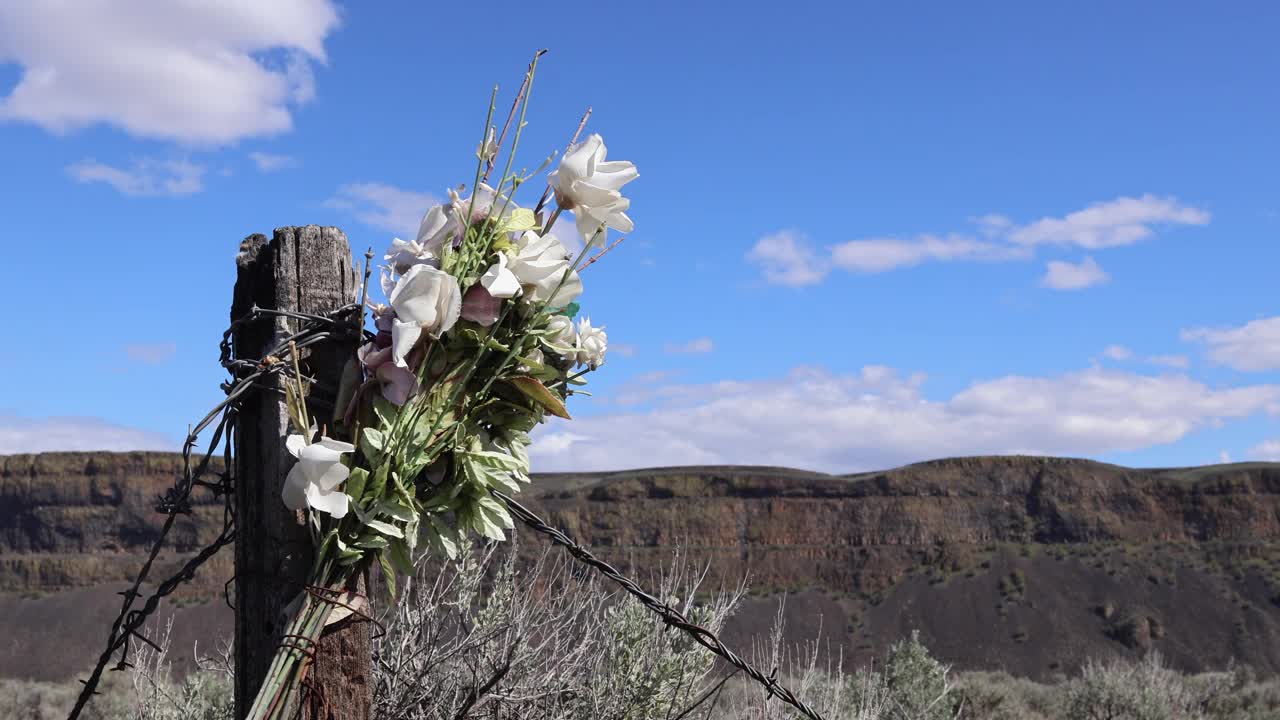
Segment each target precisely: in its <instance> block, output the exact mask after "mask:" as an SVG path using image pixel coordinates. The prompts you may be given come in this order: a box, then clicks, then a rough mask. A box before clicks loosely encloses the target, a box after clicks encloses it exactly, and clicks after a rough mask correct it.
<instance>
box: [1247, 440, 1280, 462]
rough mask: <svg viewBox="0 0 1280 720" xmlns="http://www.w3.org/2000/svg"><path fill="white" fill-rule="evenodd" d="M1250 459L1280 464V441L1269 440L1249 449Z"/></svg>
mask: <svg viewBox="0 0 1280 720" xmlns="http://www.w3.org/2000/svg"><path fill="white" fill-rule="evenodd" d="M1249 457H1251V458H1253V459H1255V460H1265V461H1267V462H1280V440H1267V441H1265V442H1260V443H1258V444H1257V445H1254V446H1253V447H1251V448H1249Z"/></svg>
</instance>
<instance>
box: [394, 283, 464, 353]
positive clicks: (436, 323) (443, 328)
mask: <svg viewBox="0 0 1280 720" xmlns="http://www.w3.org/2000/svg"><path fill="white" fill-rule="evenodd" d="M391 307H393V308H395V311H396V319H395V322H394V323H392V325H391V359H392V360H393V361H394V362H395V364H396V365H397V366H398V367H407V364H406V363H405V360H404V359H405V357H406V356H407V355H408V354H409V351H410V350H412V349H413V346H414V344H415V343H417V342H418V338H419V337H421V335H422V333H423V331H426V333H427V334H428V335H430V336H431V337H440V336H441V335H442V334H444V333H446V332H448V331H449V329H450V328H452V327H453V324H454V323H456V322H458V315H459V314H460V313H461V312H462V291H461V290H460V289H459V288H458V280H457V278H455V277H453V276H452V275H450V274H449V273H447V272H444V271H443V270H437V269H436V268H433V267H431V266H430V265H414V266H413V267H411V268H409V272H407V273H405V274H404V275H403V276H402V277H401V278H400V280H399V281H398V282H396V286H395V289H394V290H392V291H391Z"/></svg>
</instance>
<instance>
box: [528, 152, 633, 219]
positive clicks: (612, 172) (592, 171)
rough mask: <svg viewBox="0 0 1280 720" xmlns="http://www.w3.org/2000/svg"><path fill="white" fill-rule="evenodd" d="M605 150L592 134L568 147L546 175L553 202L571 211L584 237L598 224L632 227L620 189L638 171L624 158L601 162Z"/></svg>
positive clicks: (603, 158) (628, 201)
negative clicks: (554, 197) (555, 166)
mask: <svg viewBox="0 0 1280 720" xmlns="http://www.w3.org/2000/svg"><path fill="white" fill-rule="evenodd" d="M606 152H607V149H606V148H605V145H604V139H603V138H601V137H600V136H599V135H594V134H593V135H591V136H590V137H588V138H587V139H586V140H584V141H582V142H581V143H578V144H577V145H574V146H573V147H571V148H569V150H568V151H566V152H565V154H564V157H563V158H561V159H560V167H558V168H557V169H556V170H555V172H552V173H551V174H549V175H548V176H547V180H548V182H550V183H551V186H552V187H554V188H555V191H556V202H557V203H559V205H560V207H562V208H564V209H565V210H572V211H573V213H574V217H575V218H576V219H577V224H578V232H580V233H582V236H583V237H584V238H586V239H587V240H590V239H591V237H592V236H593V235H595V233H596V231H597V230H599V229H600V226H601V225H606V226H608V227H611V228H613V229H615V230H619V231H621V232H631V231H632V230H634V229H635V225H634V223H632V222H631V218H629V217H627V215H626V211H627V209H628V208H630V206H631V201H630V200H627V199H626V198H624V197H622V193H621V188H622V186H623V185H626V184H627V183H629V182H631V181H632V180H635V179H636V178H637V177H640V173H639V172H637V171H636V166H635V165H634V164H632V163H630V162H627V161H625V160H613V161H605V154H606Z"/></svg>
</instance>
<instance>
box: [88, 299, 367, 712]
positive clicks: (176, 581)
mask: <svg viewBox="0 0 1280 720" xmlns="http://www.w3.org/2000/svg"><path fill="white" fill-rule="evenodd" d="M359 311H360V305H356V304H351V305H346V306H344V307H342V308H339V309H338V310H335V311H334V312H332V313H328V314H325V315H315V314H309V313H298V312H292V311H287V310H270V309H266V308H260V307H257V306H256V305H255V306H254V307H253V308H251V309H250V311H249V312H248V313H246V314H245V315H243V316H242V317H240V318H237V319H236V320H234V321H232V322H231V324H230V325H229V326H228V328H227V330H226V331H225V332H224V333H223V334H222V341H221V342H220V343H219V346H218V347H219V363H220V364H221V365H222V367H223V368H224V369H226V370H227V372H228V373H230V375H231V378H232V381H230V382H223V383H222V385H221V387H222V390H223V392H224V393H225V394H226V397H225V398H223V400H222V401H221V402H219V403H218V404H217V405H214V407H213V408H212V409H211V410H209V412H207V413H206V414H205V416H204V417H203V418H201V419H200V421H199V422H198V423H196V424H195V425H194V426H193V427H191V428H190V429H189V430H188V432H187V437H186V439H185V440H184V441H183V443H182V475H181V476H180V477H179V478H178V479H177V480H176V481H175V483H174V486H173V487H171V488H169V489H168V490H167V491H166V492H165V494H164V495H163V496H161V497H158V498H157V499H156V502H155V509H156V511H157V512H160V513H163V514H165V516H166V517H165V520H164V523H163V524H162V525H161V526H160V530H159V533H158V534H157V536H156V540H155V542H154V543H153V544H152V546H151V550H150V552H149V553H148V554H147V559H146V561H145V562H144V563H143V565H142V568H141V569H140V570H139V571H138V574H137V576H136V577H135V578H134V580H133V583H132V584H131V585H130V586H129V588H128V589H126V590H123V591H121V592H120V593H119V594H120V595H121V596H123V598H124V600H123V602H122V603H121V607H120V612H119V614H118V615H116V618H115V620H114V621H112V623H111V630H110V632H109V633H108V635H107V642H106V648H105V649H104V650H103V651H102V654H101V655H100V656H99V657H98V662H97V663H96V664H95V665H94V668H93V670H92V671H91V672H90V674H89V677H88V679H86V680H81V681H80V683H81V684H82V685H83V687H82V688H81V690H80V695H79V697H77V698H76V703H75V705H74V706H73V707H72V708H71V712H70V714H69V715H68V716H67V720H77V718H79V717H80V713H81V712H83V711H84V709H85V707H86V706H87V705H88V704H89V701H90V700H91V699H92V698H93V696H94V695H97V694H98V684H99V683H100V682H101V680H102V674H103V672H105V671H106V670H107V667H108V666H109V665H111V664H112V658H114V657H115V656H116V654H117V653H119V655H120V657H119V660H117V661H116V663H115V665H114V666H113V667H111V669H112V670H124V669H127V668H130V667H132V666H133V665H132V663H130V662H129V656H130V655H129V654H130V651H131V650H132V643H133V642H134V641H135V640H136V641H139V642H142V643H145V644H147V645H150V646H152V647H155V643H154V642H152V641H151V639H150V638H148V637H147V636H146V635H144V634H143V633H142V630H141V628H142V626H143V625H144V624H145V623H146V621H147V618H149V617H151V615H152V614H154V613H155V611H156V609H157V608H159V606H160V602H161V601H162V600H163V599H164V598H165V597H167V596H169V595H170V594H172V593H173V592H174V591H175V590H177V589H178V587H179V586H181V585H182V584H183V583H185V582H189V581H191V580H192V579H193V578H194V577H195V574H196V571H197V570H198V569H199V568H200V567H201V566H202V565H204V564H205V563H206V562H207V561H208V560H209V559H210V558H212V557H213V556H214V555H216V554H217V553H218V551H219V550H221V549H222V548H224V547H226V546H227V545H230V544H231V543H232V542H234V541H235V536H236V510H235V483H234V477H233V472H234V467H235V465H234V463H233V458H234V456H235V452H234V441H233V438H234V436H235V427H236V420H237V417H238V413H239V409H240V403H241V402H242V401H243V400H244V399H245V397H246V395H247V394H248V393H249V392H250V391H252V390H254V389H259V388H261V387H262V381H263V380H264V379H265V378H266V377H268V376H270V375H273V374H276V373H281V372H287V371H288V367H289V363H287V362H282V361H283V360H284V359H287V358H288V357H289V352H290V345H291V344H292V345H293V347H295V348H297V349H301V348H305V347H308V346H311V345H314V344H316V343H319V342H324V341H326V340H329V339H332V338H335V337H344V338H345V337H349V336H350V332H351V329H350V327H351V325H352V322H351V317H352V316H353V314H354V313H358V312H359ZM277 317H278V318H288V319H292V320H295V321H298V322H299V328H300V329H299V330H298V331H297V332H295V333H293V334H291V335H289V336H288V337H285V338H284V339H282V340H279V341H278V342H277V344H276V345H275V346H274V347H272V348H271V349H270V350H269V351H268V352H267V353H266V354H265V355H263V357H262V359H260V360H256V361H254V360H246V359H243V358H238V357H236V356H235V348H234V334H235V332H236V330H238V329H239V328H240V327H241V326H243V325H245V324H247V323H250V322H254V321H256V320H259V319H262V318H277ZM344 326H345V327H344ZM215 420H216V421H217V424H216V426H214V430H213V434H212V436H211V438H210V440H209V443H208V445H207V446H206V449H205V450H204V452H203V453H201V455H200V456H199V458H198V459H194V458H193V453H194V451H195V449H196V447H197V446H198V444H199V438H200V435H201V434H202V433H204V431H205V430H207V429H209V427H210V426H211V425H214V421H215ZM220 444H221V445H222V447H223V451H222V472H220V473H218V480H217V481H216V482H211V481H208V480H205V476H206V475H207V474H208V471H209V466H210V464H211V462H212V460H213V457H214V454H215V453H216V452H217V449H218V446H219V445H220ZM193 460H194V464H193ZM196 488H205V489H207V490H209V491H211V492H212V493H213V495H214V497H215V498H217V497H221V498H222V500H223V503H222V504H223V517H222V531H221V532H220V533H219V534H218V536H217V537H216V538H214V540H213V541H212V542H210V543H209V544H208V545H206V546H205V547H204V548H202V549H201V550H200V551H199V552H198V553H196V554H195V555H194V556H192V557H191V558H189V559H188V560H187V561H186V562H185V563H183V565H182V567H180V568H179V569H178V570H177V571H176V572H175V573H173V574H172V575H170V576H169V577H168V578H166V579H165V580H164V581H162V582H161V583H160V584H159V585H158V586H157V587H156V590H155V592H153V593H151V595H149V596H148V597H147V599H146V601H145V602H144V603H143V604H142V606H141V607H140V608H136V607H134V603H135V602H136V601H137V600H138V599H139V598H141V597H142V595H143V593H142V592H141V590H142V586H143V585H144V584H145V583H146V582H147V579H148V578H149V577H150V575H151V571H152V569H153V568H154V566H155V562H156V558H157V557H159V555H160V550H161V548H163V547H164V544H165V541H166V540H167V539H168V536H169V533H170V531H172V530H173V526H174V524H175V523H176V522H177V518H178V516H179V515H191V513H192V508H191V495H192V493H193V492H194V490H195V489H196Z"/></svg>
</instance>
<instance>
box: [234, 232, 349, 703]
mask: <svg viewBox="0 0 1280 720" xmlns="http://www.w3.org/2000/svg"><path fill="white" fill-rule="evenodd" d="M236 266H237V268H236V270H237V272H236V285H235V292H234V297H233V300H232V305H231V318H232V320H235V319H236V318H239V317H242V316H243V315H245V314H246V313H248V312H249V310H250V308H252V307H253V306H254V305H255V304H256V305H257V306H258V307H262V308H271V309H276V310H293V311H298V312H305V313H325V312H330V311H333V310H336V309H338V308H339V307H342V306H343V305H346V304H349V303H351V302H353V301H354V299H355V293H356V288H357V287H358V276H357V273H356V271H355V269H354V267H353V266H352V258H351V248H350V246H349V245H348V244H347V237H346V235H344V234H343V233H342V231H341V230H339V229H338V228H336V227H319V226H316V225H307V226H305V227H283V228H276V231H275V235H274V237H273V238H272V239H271V240H270V241H269V242H268V241H267V239H266V238H265V237H264V236H262V235H251V236H249V237H248V238H245V240H244V242H242V243H241V245H240V254H239V255H238V256H237V258H236ZM296 329H297V325H296V323H295V322H294V321H292V320H286V319H283V318H263V319H261V320H258V321H256V322H253V323H248V324H246V325H244V326H242V327H241V328H240V329H239V330H238V331H237V332H236V334H235V338H234V342H235V348H236V354H237V356H238V357H240V358H243V359H252V360H257V359H259V358H261V356H262V354H263V353H264V352H266V351H267V350H268V349H269V348H271V347H272V346H274V345H275V344H276V343H278V342H279V341H280V339H281V338H284V337H287V336H288V335H289V334H291V333H292V332H294V331H296ZM354 351H355V345H354V343H351V342H347V343H342V342H327V343H322V344H320V345H317V346H314V347H312V348H308V349H307V350H304V351H303V352H302V357H303V372H304V373H307V374H309V375H310V376H311V377H313V378H315V379H316V381H317V382H316V383H315V384H314V385H313V387H312V390H311V394H310V396H309V397H308V400H307V406H308V408H309V409H310V410H311V412H312V413H313V414H314V415H315V416H316V417H318V418H319V422H321V423H322V424H323V423H324V421H325V418H327V417H330V416H331V415H332V411H333V403H334V394H335V392H336V389H337V385H338V380H339V378H340V376H341V373H342V368H343V365H344V364H345V363H346V361H347V359H348V358H350V357H351V356H352V354H353V353H354ZM288 430H289V424H288V419H287V415H286V412H285V406H284V395H283V386H282V384H281V382H280V380H279V378H278V377H275V376H272V378H271V380H269V381H268V382H267V386H266V387H264V388H263V389H261V390H259V391H257V392H255V393H253V394H252V395H251V396H250V397H249V398H248V399H247V400H246V402H245V403H244V405H243V407H242V409H241V411H240V415H239V418H238V420H237V427H236V433H235V438H234V441H235V451H236V457H235V465H236V467H235V478H236V498H235V500H236V513H237V515H236V542H235V548H236V580H235V608H236V610H235V653H236V717H237V718H243V717H244V715H245V713H246V712H248V709H249V706H250V705H252V704H253V699H254V696H255V695H256V694H257V692H258V688H259V687H260V686H261V684H262V680H263V677H264V676H265V675H266V671H267V667H268V666H269V665H270V664H271V658H272V656H273V654H274V653H275V651H276V646H277V644H278V643H279V641H280V635H281V633H282V632H283V629H284V625H285V622H286V619H285V617H284V615H283V612H282V611H283V608H284V607H285V606H286V605H288V604H289V602H290V600H292V599H293V598H294V596H296V595H297V594H298V593H299V592H300V591H301V590H302V583H303V581H304V580H305V579H306V575H307V571H308V569H309V568H310V564H311V553H312V549H311V541H310V537H309V535H308V533H307V528H306V525H305V523H304V522H303V516H302V514H301V513H295V512H293V511H291V510H289V509H287V508H286V507H285V506H284V503H283V502H282V501H281V499H280V491H281V488H282V486H283V484H284V479H285V476H286V475H287V474H288V471H289V468H290V467H291V466H292V465H293V458H292V456H291V455H290V454H289V453H288V451H287V450H286V449H285V445H284V440H285V435H286V434H287V432H288ZM359 583H360V589H361V590H363V589H364V587H365V585H366V584H367V583H366V578H360V579H359ZM369 634H370V633H369V623H367V622H362V621H359V620H355V619H348V620H344V621H343V622H340V623H338V624H336V625H334V626H332V627H330V628H329V629H328V630H327V631H326V632H325V634H324V635H323V636H322V637H321V640H320V644H319V646H318V650H317V655H316V662H315V664H314V665H312V667H311V671H310V673H309V685H310V686H311V687H313V688H315V690H313V691H311V692H309V693H308V701H307V702H304V703H303V707H304V712H303V715H302V717H304V718H309V719H310V720H338V719H339V718H340V719H341V720H368V718H370V717H371V716H372V682H371V677H370V657H371V652H370V645H369Z"/></svg>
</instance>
